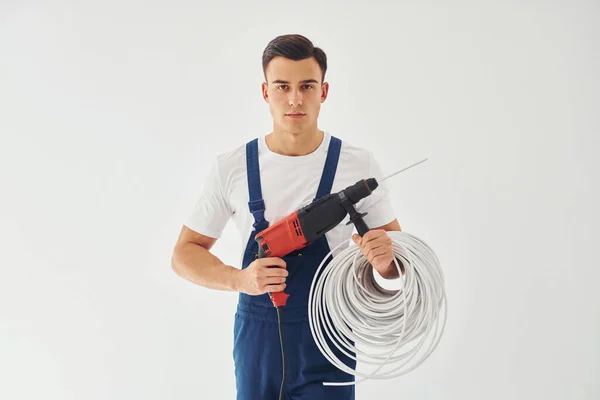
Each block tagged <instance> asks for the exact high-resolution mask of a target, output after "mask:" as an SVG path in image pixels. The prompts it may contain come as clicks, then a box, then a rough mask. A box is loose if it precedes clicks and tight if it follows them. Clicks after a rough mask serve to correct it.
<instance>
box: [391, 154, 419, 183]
mask: <svg viewBox="0 0 600 400" xmlns="http://www.w3.org/2000/svg"><path fill="white" fill-rule="evenodd" d="M427 160H428V159H427V158H426V159H424V160H421V161H419V162H417V163H414V164H413V165H411V166H408V167H406V168H403V169H401V170H400V171H397V172H394V173H393V174H391V175H388V176H386V177H385V178H383V179H382V180H381V181H380V182H383V181H385V180H386V179H387V178H391V177H392V176H394V175H396V174H399V173H400V172H402V171H406V170H407V169H410V168H412V167H414V166H417V165H419V164H421V163H422V162H425V161H427Z"/></svg>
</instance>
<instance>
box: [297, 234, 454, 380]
mask: <svg viewBox="0 0 600 400" xmlns="http://www.w3.org/2000/svg"><path fill="white" fill-rule="evenodd" d="M386 233H387V234H388V236H389V237H390V238H391V239H392V243H393V248H394V254H395V256H396V258H397V259H398V260H401V261H402V264H403V266H404V269H405V273H404V275H403V276H402V272H401V270H400V266H399V264H398V262H397V261H396V260H394V262H395V264H396V268H397V270H398V273H399V274H401V278H398V279H396V280H394V281H391V282H399V284H400V289H398V290H389V289H385V288H383V287H381V285H379V283H378V282H376V280H375V276H374V275H373V268H372V267H371V265H370V264H369V262H368V261H367V259H366V258H365V257H364V255H363V254H362V252H361V250H360V248H359V247H358V246H348V247H347V248H346V249H344V250H342V251H341V252H340V253H339V254H338V255H337V256H335V257H334V258H333V259H332V260H331V262H330V263H329V264H327V265H326V266H325V267H324V263H325V261H326V260H327V259H329V258H330V255H331V254H332V253H334V252H335V251H336V250H337V249H338V248H339V247H340V246H342V245H344V244H346V243H347V242H346V241H344V242H342V243H341V244H340V245H338V246H336V247H335V248H334V249H332V250H331V251H330V252H329V254H328V255H327V256H326V257H325V258H324V259H323V261H322V262H321V264H320V265H319V268H318V270H317V273H316V274H315V277H314V279H313V282H312V284H311V287H310V292H309V300H308V313H309V323H310V329H311V332H312V336H313V338H314V340H315V343H316V344H317V347H318V348H319V350H320V351H321V353H322V354H323V356H325V358H327V359H328V360H329V362H331V363H332V364H333V365H335V366H336V367H337V368H339V369H340V370H342V371H345V372H346V373H349V374H352V375H354V376H358V377H362V379H358V380H355V381H350V382H325V383H324V384H325V385H329V386H345V385H352V384H356V383H359V382H361V381H363V380H366V379H389V378H395V377H398V376H401V375H404V374H406V373H408V372H410V371H411V370H413V369H415V368H416V367H418V366H419V365H421V364H422V363H423V362H424V361H425V360H426V359H427V358H428V357H429V355H430V354H431V353H432V352H433V350H434V349H435V348H436V347H437V345H438V343H439V340H440V338H441V336H442V333H443V331H444V327H445V325H446V294H445V288H444V276H443V272H442V269H441V267H440V264H439V261H438V259H437V257H436V255H435V253H434V252H433V250H431V248H430V247H429V246H428V245H427V244H426V243H425V242H423V241H422V240H421V239H419V238H417V237H416V236H414V235H411V234H410V233H406V232H403V231H391V232H386ZM349 241H350V240H349ZM442 311H443V321H442V322H441V324H440V318H441V312H442ZM326 340H329V343H331V344H333V346H335V347H337V349H338V350H339V351H341V352H342V353H343V354H345V355H346V356H347V357H350V358H351V359H354V360H356V368H351V367H350V366H348V365H347V364H345V363H344V362H343V361H342V360H340V359H339V358H338V357H337V356H336V355H335V354H334V353H333V350H332V348H331V347H330V346H329V345H328V343H327V342H326ZM364 367H369V368H370V369H374V370H372V371H371V372H364V371H363V370H362V369H364Z"/></svg>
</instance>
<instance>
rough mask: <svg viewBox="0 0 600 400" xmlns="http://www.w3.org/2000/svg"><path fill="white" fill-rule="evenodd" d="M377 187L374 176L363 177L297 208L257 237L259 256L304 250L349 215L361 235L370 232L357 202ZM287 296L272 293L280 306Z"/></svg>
mask: <svg viewBox="0 0 600 400" xmlns="http://www.w3.org/2000/svg"><path fill="white" fill-rule="evenodd" d="M378 186H379V184H378V183H377V180H376V179H375V178H368V179H361V180H360V181H358V182H356V183H355V184H354V185H351V186H348V187H347V188H345V189H343V190H341V191H339V192H338V193H332V194H328V195H326V196H323V197H321V198H320V199H318V200H316V201H313V202H312V203H310V204H309V205H307V206H304V207H302V208H300V209H299V210H297V211H294V212H293V213H292V214H290V215H288V216H287V217H286V218H284V219H282V220H280V221H278V222H277V223H275V224H274V225H272V226H270V227H268V228H267V229H265V230H263V231H261V232H260V233H258V234H257V235H256V236H255V240H256V241H257V243H258V257H259V258H264V257H283V256H285V255H286V254H288V253H290V252H292V251H294V250H298V249H301V248H303V247H305V246H307V245H308V244H309V243H311V242H313V241H315V240H317V239H318V238H320V237H321V236H322V235H324V234H325V233H326V232H328V231H330V230H331V229H333V228H334V227H336V226H337V225H338V224H339V223H340V222H341V221H342V220H343V219H344V218H345V217H346V215H347V214H349V218H350V220H349V221H348V223H347V225H349V224H354V225H355V226H356V230H357V232H358V234H359V235H360V236H363V235H364V234H365V233H367V232H368V231H369V227H368V226H367V224H366V223H365V221H364V220H363V217H364V216H365V215H367V213H359V212H358V211H356V209H355V208H354V204H356V203H357V202H358V201H360V200H361V199H363V198H365V197H367V196H369V195H370V194H371V193H372V192H373V190H375V189H376V188H377V187H378ZM288 296H289V295H288V294H287V293H285V292H284V291H281V292H272V293H269V297H270V299H271V301H272V303H273V305H274V306H275V307H277V308H279V307H282V306H285V304H286V301H287V298H288Z"/></svg>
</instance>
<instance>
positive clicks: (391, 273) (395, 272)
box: [381, 258, 406, 279]
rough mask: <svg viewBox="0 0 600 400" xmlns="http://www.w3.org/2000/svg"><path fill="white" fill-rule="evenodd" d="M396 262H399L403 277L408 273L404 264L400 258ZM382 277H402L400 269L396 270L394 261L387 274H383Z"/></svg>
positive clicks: (386, 271)
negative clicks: (399, 272)
mask: <svg viewBox="0 0 600 400" xmlns="http://www.w3.org/2000/svg"><path fill="white" fill-rule="evenodd" d="M396 261H398V265H399V266H400V271H402V275H404V274H405V272H406V271H405V270H404V265H403V264H402V261H400V260H399V259H398V258H396ZM381 276H382V277H383V278H385V279H398V278H399V277H400V275H399V274H398V269H397V268H396V264H395V263H394V261H393V260H392V262H391V263H390V265H389V266H388V267H387V269H386V270H385V272H384V273H382V274H381Z"/></svg>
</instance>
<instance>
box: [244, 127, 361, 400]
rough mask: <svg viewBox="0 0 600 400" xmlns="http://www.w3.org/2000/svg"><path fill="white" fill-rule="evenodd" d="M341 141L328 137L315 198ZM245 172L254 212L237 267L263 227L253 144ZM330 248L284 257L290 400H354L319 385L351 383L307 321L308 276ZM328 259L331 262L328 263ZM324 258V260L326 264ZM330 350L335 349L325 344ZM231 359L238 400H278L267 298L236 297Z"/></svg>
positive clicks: (331, 173)
mask: <svg viewBox="0 0 600 400" xmlns="http://www.w3.org/2000/svg"><path fill="white" fill-rule="evenodd" d="M340 148H341V141H340V140H339V139H337V138H335V137H331V142H330V145H329V149H328V153H327V159H326V161H325V166H324V168H323V173H322V176H321V181H320V183H319V189H318V191H317V194H316V197H315V200H317V199H319V198H321V197H323V196H325V195H327V194H329V193H330V192H331V187H332V185H333V179H334V177H335V172H336V168H337V163H338V159H339V154H340ZM246 159H247V171H248V192H249V202H248V207H249V209H250V212H251V213H252V214H253V216H254V219H255V223H254V227H255V231H253V232H252V233H251V234H250V237H249V238H248V244H247V246H246V249H245V252H244V257H243V263H242V268H247V267H248V265H250V263H252V262H253V261H254V260H255V259H256V257H257V253H258V245H257V243H256V241H255V240H254V237H255V235H256V234H257V233H258V232H260V231H262V230H264V229H266V228H267V227H268V226H269V222H268V221H266V220H265V219H264V201H263V199H262V194H261V192H262V191H261V186H260V168H259V164H258V141H257V139H254V140H253V141H251V142H249V143H248V144H247V146H246ZM329 251H330V247H329V244H328V243H327V239H326V237H325V236H323V237H321V238H320V239H319V240H317V241H315V242H314V243H311V244H310V245H308V246H306V247H305V248H303V249H300V250H297V251H294V252H292V253H290V254H288V255H286V256H284V257H282V258H283V259H284V260H285V262H286V267H287V270H288V272H289V275H288V277H287V282H286V283H287V287H286V290H285V291H286V293H288V294H289V295H290V297H289V298H288V300H287V304H286V306H285V307H284V308H283V313H282V321H283V336H284V345H285V352H286V365H287V375H286V382H285V395H286V397H285V398H286V399H289V400H304V399H314V400H321V399H323V400H325V399H328V400H329V399H331V400H353V399H354V398H355V390H354V385H350V386H340V387H337V386H323V382H348V381H352V380H353V379H354V377H353V375H350V374H347V373H345V372H343V371H341V370H339V369H337V368H336V367H335V366H333V365H332V364H331V363H330V362H329V361H328V360H327V359H326V358H325V357H324V356H323V355H322V354H321V352H320V351H319V349H318V348H317V345H316V344H315V342H314V340H313V337H312V334H311V331H310V326H309V323H308V309H307V307H308V293H309V290H310V285H311V283H312V280H313V277H314V275H315V273H316V270H317V269H318V267H319V265H320V264H321V262H322V261H323V259H324V258H325V257H326V256H327V253H329ZM329 260H330V259H329ZM329 260H327V262H329ZM330 347H333V348H334V346H330ZM335 353H336V356H337V357H338V358H340V359H341V360H343V361H344V362H345V363H346V365H348V366H349V367H351V368H354V367H355V366H356V362H355V361H354V360H352V359H351V358H349V357H347V356H345V355H343V354H341V352H340V351H339V350H337V348H336V352H335ZM233 359H234V364H235V377H236V389H237V399H238V400H254V399H256V400H259V399H260V400H271V399H273V400H278V399H279V389H280V386H281V378H282V373H283V370H282V360H281V347H280V341H279V330H278V326H277V311H276V309H275V308H274V307H273V304H272V303H271V300H270V299H269V296H268V294H264V295H260V296H250V295H247V294H244V293H240V294H239V299H238V306H237V311H236V314H235V320H234V345H233Z"/></svg>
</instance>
